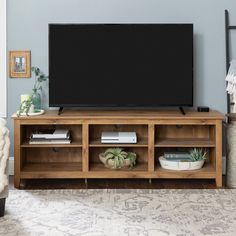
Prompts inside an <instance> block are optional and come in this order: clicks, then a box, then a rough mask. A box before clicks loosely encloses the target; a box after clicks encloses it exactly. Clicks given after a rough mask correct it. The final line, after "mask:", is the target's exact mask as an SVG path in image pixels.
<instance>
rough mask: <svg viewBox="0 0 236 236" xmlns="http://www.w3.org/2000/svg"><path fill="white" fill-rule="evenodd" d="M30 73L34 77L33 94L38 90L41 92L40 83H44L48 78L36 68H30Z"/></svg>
mask: <svg viewBox="0 0 236 236" xmlns="http://www.w3.org/2000/svg"><path fill="white" fill-rule="evenodd" d="M31 71H32V73H33V74H34V77H35V83H34V88H33V92H37V91H39V90H40V91H42V85H41V83H42V82H44V81H46V80H47V79H48V76H46V75H45V74H44V73H43V72H42V71H41V70H40V69H39V68H38V67H32V68H31Z"/></svg>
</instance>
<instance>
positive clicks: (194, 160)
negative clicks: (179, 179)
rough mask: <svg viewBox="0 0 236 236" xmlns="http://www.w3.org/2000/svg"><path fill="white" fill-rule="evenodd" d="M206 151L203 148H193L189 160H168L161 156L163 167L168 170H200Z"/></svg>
mask: <svg viewBox="0 0 236 236" xmlns="http://www.w3.org/2000/svg"><path fill="white" fill-rule="evenodd" d="M206 154H207V152H206V151H203V149H202V148H193V149H191V150H190V152H189V160H184V161H180V160H174V161H172V160H167V159H165V158H164V157H163V156H161V157H159V161H160V164H161V167H162V168H163V169H168V170H198V169H201V168H202V167H203V165H204V162H205V160H206Z"/></svg>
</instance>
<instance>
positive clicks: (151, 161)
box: [148, 124, 155, 171]
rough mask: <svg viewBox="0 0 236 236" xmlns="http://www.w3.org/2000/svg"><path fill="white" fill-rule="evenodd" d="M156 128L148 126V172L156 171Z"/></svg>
mask: <svg viewBox="0 0 236 236" xmlns="http://www.w3.org/2000/svg"><path fill="white" fill-rule="evenodd" d="M154 143H155V126H154V125H153V124H150V125H148V171H154V168H155V152H154V149H155V147H154Z"/></svg>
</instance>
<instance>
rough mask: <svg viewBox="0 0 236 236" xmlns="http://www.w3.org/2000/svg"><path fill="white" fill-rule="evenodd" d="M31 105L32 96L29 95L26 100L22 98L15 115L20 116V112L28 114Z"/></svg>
mask: <svg viewBox="0 0 236 236" xmlns="http://www.w3.org/2000/svg"><path fill="white" fill-rule="evenodd" d="M31 105H32V98H31V97H30V98H29V99H27V100H24V101H23V102H22V103H21V104H20V110H19V111H18V112H17V116H18V117H19V116H21V114H22V113H25V114H26V115H27V116H28V113H29V110H30V107H31Z"/></svg>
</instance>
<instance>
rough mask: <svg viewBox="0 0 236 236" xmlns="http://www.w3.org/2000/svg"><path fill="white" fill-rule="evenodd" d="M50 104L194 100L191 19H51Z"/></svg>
mask: <svg viewBox="0 0 236 236" xmlns="http://www.w3.org/2000/svg"><path fill="white" fill-rule="evenodd" d="M49 105H50V107H160V106H192V105H193V24H50V25H49Z"/></svg>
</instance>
